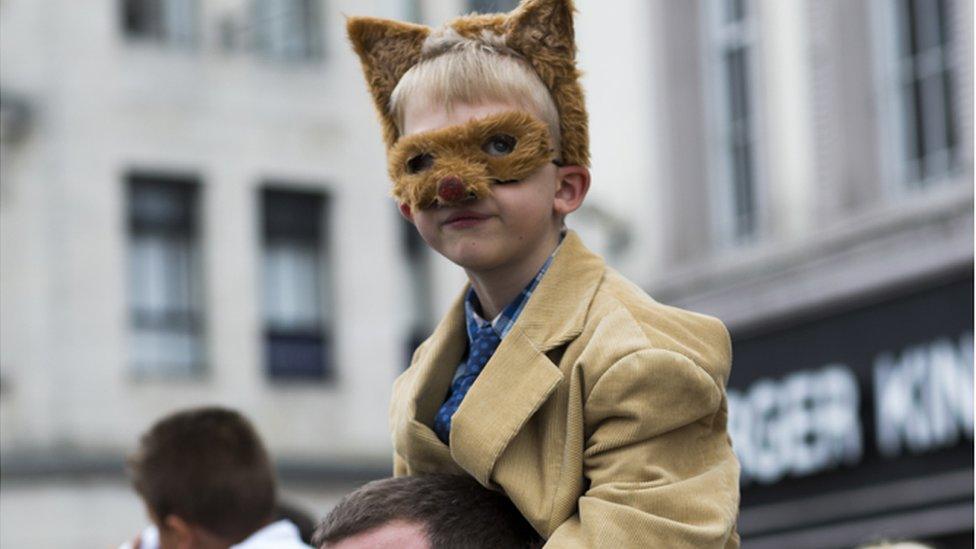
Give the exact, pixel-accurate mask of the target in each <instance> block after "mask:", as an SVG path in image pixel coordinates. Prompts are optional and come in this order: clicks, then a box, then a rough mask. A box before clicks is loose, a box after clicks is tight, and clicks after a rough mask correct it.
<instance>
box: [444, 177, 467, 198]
mask: <svg viewBox="0 0 976 549" xmlns="http://www.w3.org/2000/svg"><path fill="white" fill-rule="evenodd" d="M466 196H467V193H466V192H465V190H464V183H463V182H462V181H461V180H460V179H459V178H457V177H445V178H444V179H441V181H440V183H438V184H437V198H439V199H440V200H441V202H445V203H451V202H460V201H461V200H463V199H464V197H466Z"/></svg>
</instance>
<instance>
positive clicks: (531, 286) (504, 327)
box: [448, 233, 565, 396]
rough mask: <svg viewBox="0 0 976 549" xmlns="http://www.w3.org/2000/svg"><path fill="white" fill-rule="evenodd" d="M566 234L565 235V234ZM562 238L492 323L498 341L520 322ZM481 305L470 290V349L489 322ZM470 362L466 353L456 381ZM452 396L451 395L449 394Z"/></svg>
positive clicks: (466, 301)
mask: <svg viewBox="0 0 976 549" xmlns="http://www.w3.org/2000/svg"><path fill="white" fill-rule="evenodd" d="M564 234H565V233H564ZM562 237H563V235H560V237H559V245H557V246H556V249H555V250H553V252H552V254H550V255H549V258H548V259H546V262H545V263H543V264H542V267H541V268H540V269H539V272H538V273H536V275H535V277H533V278H532V280H530V281H529V283H528V285H526V286H525V288H524V289H523V290H522V291H521V292H520V293H519V295H518V296H517V297H516V298H515V299H514V300H512V302H511V303H509V304H508V305H507V306H506V307H505V308H504V309H503V310H502V312H500V313H498V316H496V317H495V318H494V319H493V320H492V321H491V327H492V329H494V330H495V333H496V334H498V339H505V336H506V335H508V332H510V331H511V330H512V326H514V325H515V321H516V320H518V317H519V315H520V314H522V309H524V308H525V304H526V303H528V302H529V298H530V297H532V292H534V291H535V288H536V286H538V285H539V282H540V281H541V280H542V277H543V276H544V275H545V274H546V271H547V270H549V265H550V264H551V263H552V258H554V257H555V256H556V252H557V251H558V250H559V246H561V245H562ZM480 308H481V307H480V303H479V302H478V296H477V295H476V294H475V293H474V288H469V289H468V293H467V295H465V297H464V318H465V323H466V326H467V329H468V348H469V349H470V348H471V342H472V341H474V335H475V334H476V333H477V332H478V329H479V328H482V327H483V326H485V325H486V324H488V321H487V320H485V319H484V318H482V317H481V315H479V314H478V309H480ZM467 360H468V353H467V352H465V353H464V356H463V357H461V363H460V364H458V366H457V369H455V370H454V379H457V378H458V376H460V375H461V373H462V372H463V371H464V364H465V362H467ZM448 396H450V394H448Z"/></svg>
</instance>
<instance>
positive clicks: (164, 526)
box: [128, 408, 275, 549]
mask: <svg viewBox="0 0 976 549" xmlns="http://www.w3.org/2000/svg"><path fill="white" fill-rule="evenodd" d="M128 463H129V470H130V473H131V477H132V484H133V486H134V487H135V489H136V491H137V492H138V493H139V495H140V496H141V497H142V499H143V501H144V502H145V504H146V507H147V508H148V511H149V514H150V516H151V517H152V520H153V522H154V523H156V526H157V527H158V528H159V533H160V544H161V547H162V548H163V549H168V548H171V547H187V548H189V547H221V546H223V547H226V546H229V545H231V544H234V543H237V542H239V541H241V540H243V539H245V538H246V537H248V536H249V535H251V534H252V533H254V532H255V531H257V530H259V529H261V528H262V527H263V526H265V525H266V524H268V522H269V521H270V520H271V518H272V517H273V513H274V508H275V480H274V473H273V472H272V468H271V463H270V460H269V458H268V454H267V452H266V451H265V449H264V446H263V445H262V443H261V439H260V438H259V437H258V435H257V433H256V432H255V431H254V428H253V427H252V426H251V424H250V422H248V421H247V419H245V418H244V417H243V416H241V415H240V414H238V413H237V412H235V411H233V410H228V409H223V408H198V409H192V410H186V411H182V412H178V413H175V414H173V415H170V416H168V417H165V418H163V419H162V420H160V421H158V422H157V423H156V424H155V425H153V426H152V427H151V428H150V429H149V431H148V432H146V433H145V434H144V435H143V436H142V438H141V440H140V443H139V448H138V450H137V451H136V452H135V454H133V455H132V456H130V458H129V460H128Z"/></svg>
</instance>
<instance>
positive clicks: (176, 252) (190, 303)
mask: <svg viewBox="0 0 976 549" xmlns="http://www.w3.org/2000/svg"><path fill="white" fill-rule="evenodd" d="M196 201H197V185H196V184H194V183H191V182H190V180H188V179H186V178H173V177H159V176H150V175H133V176H130V177H129V181H128V207H129V229H130V235H129V251H128V259H129V268H128V277H129V283H128V290H129V319H130V328H131V351H132V356H131V360H132V364H133V367H134V368H135V370H136V371H137V372H138V373H140V374H146V375H152V376H171V375H186V374H191V373H194V372H197V371H199V370H200V369H201V368H202V357H203V352H202V343H201V333H202V331H203V326H202V313H201V311H202V308H203V307H202V303H201V301H202V300H201V298H200V295H201V292H200V290H199V289H198V287H197V285H198V284H199V280H198V273H199V270H198V264H199V261H198V259H197V252H196V238H197V235H196V227H197V222H196V209H197V207H196Z"/></svg>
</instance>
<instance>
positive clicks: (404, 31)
mask: <svg viewBox="0 0 976 549" xmlns="http://www.w3.org/2000/svg"><path fill="white" fill-rule="evenodd" d="M346 31H347V32H348V33H349V39H350V41H352V46H353V49H355V50H356V54H358V55H359V60H360V62H361V63H362V65H363V72H364V73H365V74H366V82H367V83H368V84H369V91H370V93H372V95H373V104H374V105H376V110H377V112H378V113H379V115H380V123H381V124H382V125H383V139H384V140H385V141H386V147H387V149H389V148H390V147H392V146H393V144H394V143H396V140H397V138H398V132H397V128H396V122H394V120H393V118H392V117H391V116H390V114H389V108H390V95H391V94H392V93H393V88H395V87H396V85H397V82H399V81H400V78H402V77H403V75H404V73H406V72H407V70H408V69H410V67H412V66H414V65H415V64H417V62H418V61H420V50H421V48H422V47H423V45H424V40H425V39H426V38H427V35H428V34H430V28H428V27H425V26H423V25H413V24H411V23H401V22H399V21H390V20H387V19H377V18H375V17H350V18H349V19H348V21H346Z"/></svg>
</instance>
